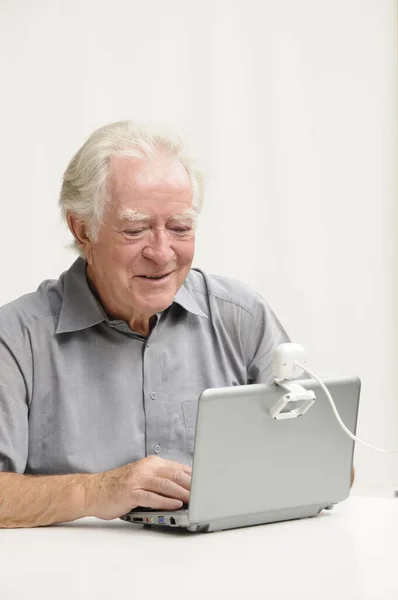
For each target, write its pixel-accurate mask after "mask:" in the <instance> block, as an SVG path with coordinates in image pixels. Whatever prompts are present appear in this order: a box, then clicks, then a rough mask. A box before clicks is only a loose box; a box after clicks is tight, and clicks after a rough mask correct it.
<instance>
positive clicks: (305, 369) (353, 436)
mask: <svg viewBox="0 0 398 600" xmlns="http://www.w3.org/2000/svg"><path fill="white" fill-rule="evenodd" d="M294 364H295V365H297V366H298V367H299V368H300V369H302V370H303V371H304V372H305V373H308V375H309V376H310V377H312V379H315V381H317V382H318V383H319V385H320V386H321V388H322V389H323V391H324V392H325V394H326V397H327V399H328V400H329V402H330V404H331V406H332V410H333V413H334V416H335V417H336V419H337V422H338V424H339V425H340V427H341V428H342V430H343V431H344V432H345V433H346V434H347V435H348V437H350V438H351V439H352V440H354V441H356V442H360V443H361V444H363V445H364V446H367V447H368V448H372V450H377V452H384V453H385V454H394V453H396V452H398V450H385V449H384V448H376V446H372V445H371V444H368V443H367V442H364V441H363V440H360V439H359V438H357V437H356V436H355V435H354V434H353V433H351V431H350V430H349V429H347V427H346V426H345V425H344V423H343V421H342V420H341V418H340V415H339V413H338V412H337V408H336V405H335V403H334V402H333V398H332V396H331V395H330V392H329V390H328V389H327V387H326V385H325V384H324V383H323V382H322V381H321V380H320V379H318V377H317V376H316V375H314V373H312V372H311V371H310V370H309V369H307V367H305V366H304V365H301V364H300V363H299V362H297V361H295V363H294Z"/></svg>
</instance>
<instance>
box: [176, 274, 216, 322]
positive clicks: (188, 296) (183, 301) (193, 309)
mask: <svg viewBox="0 0 398 600" xmlns="http://www.w3.org/2000/svg"><path fill="white" fill-rule="evenodd" d="M174 302H175V303H176V304H179V305H180V306H182V308H184V309H185V310H187V311H188V312H190V313H192V314H193V315H196V316H198V317H205V319H207V318H208V317H207V315H205V313H204V312H203V310H202V309H201V308H200V306H199V304H198V303H197V301H196V298H195V297H194V295H193V294H192V291H191V290H190V289H189V286H188V283H187V280H185V281H184V284H183V285H182V286H181V287H180V289H179V290H178V292H177V293H176V295H175V296H174Z"/></svg>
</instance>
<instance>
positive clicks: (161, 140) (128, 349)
mask: <svg viewBox="0 0 398 600" xmlns="http://www.w3.org/2000/svg"><path fill="white" fill-rule="evenodd" d="M202 195H203V185H202V176H201V172H200V171H199V169H198V168H197V167H196V166H195V163H194V162H193V160H192V159H191V158H190V156H189V155H188V154H187V151H186V149H185V147H184V144H183V142H182V141H181V139H180V138H179V137H174V136H172V135H170V134H165V133H163V132H160V131H157V130H156V129H153V128H150V127H139V126H137V125H135V124H133V123H132V122H121V123H114V124H112V125H109V126H106V127H103V128H101V129H99V130H98V131H96V132H95V133H94V134H93V135H92V136H91V137H90V138H89V139H88V141H87V142H86V143H85V144H84V146H83V147H82V148H81V149H80V150H79V151H78V152H77V154H76V155H75V156H74V158H73V159H72V161H71V162H70V164H69V166H68V168H67V170H66V172H65V175H64V181H63V186H62V191H61V196H60V205H61V209H62V212H63V215H64V216H65V218H66V220H67V223H68V226H69V229H70V231H71V232H72V234H73V236H74V244H75V246H76V248H77V250H78V252H79V254H80V256H79V258H78V259H77V260H76V262H75V263H74V264H73V265H72V266H71V267H70V269H69V270H68V271H66V272H65V273H63V274H62V275H61V276H60V278H59V280H58V281H44V282H43V283H42V284H41V285H40V286H39V288H38V290H37V291H36V292H34V293H32V294H28V295H26V296H23V297H21V298H18V299H17V300H15V301H13V302H11V303H10V304H8V305H6V306H3V307H2V308H1V309H0V527H31V526H38V525H48V524H51V523H56V522H60V521H70V520H74V519H77V518H79V517H83V516H88V515H93V516H96V517H98V518H101V519H112V518H116V517H119V516H120V515H123V514H125V513H126V512H128V511H129V510H130V509H131V508H133V507H135V506H139V505H141V506H148V507H152V508H162V509H177V508H179V507H180V506H181V505H182V504H183V503H186V502H188V499H189V489H190V473H191V468H190V463H191V457H192V452H193V442H194V429H195V419H196V407H197V399H198V396H199V394H200V393H201V392H202V391H203V390H204V389H205V388H208V387H218V386H232V385H241V384H247V383H251V382H260V381H266V380H267V379H269V377H270V375H271V372H270V362H271V357H272V352H273V349H274V348H275V346H276V345H277V344H279V343H281V342H285V341H287V336H286V334H285V332H284V330H283V328H282V327H281V325H280V324H279V322H278V320H277V319H276V317H275V315H274V314H273V312H272V311H271V309H270V308H269V306H268V305H267V304H266V302H265V301H264V300H262V299H261V298H260V296H258V294H256V293H255V292H253V291H252V290H251V289H249V288H248V287H247V286H246V285H243V284H242V283H239V282H237V281H232V280H229V279H226V278H223V277H219V276H210V275H208V274H206V273H203V272H202V271H200V270H195V269H191V264H192V260H193V256H194V243H195V220H196V215H197V213H199V211H200V208H201V204H202ZM227 418H228V417H227V415H226V419H227Z"/></svg>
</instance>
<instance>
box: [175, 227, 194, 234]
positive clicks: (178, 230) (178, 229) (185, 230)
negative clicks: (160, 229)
mask: <svg viewBox="0 0 398 600" xmlns="http://www.w3.org/2000/svg"><path fill="white" fill-rule="evenodd" d="M171 230H172V231H174V232H175V233H179V234H184V233H189V232H190V231H191V228H190V227H172V229H171Z"/></svg>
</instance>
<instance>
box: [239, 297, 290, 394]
mask: <svg viewBox="0 0 398 600" xmlns="http://www.w3.org/2000/svg"><path fill="white" fill-rule="evenodd" d="M248 329H249V331H248V332H247V335H248V337H247V345H246V357H247V375H248V383H268V382H270V381H272V356H273V353H274V350H275V348H276V347H277V346H278V345H279V344H283V343H286V342H290V339H289V336H288V335H287V333H286V331H285V330H284V328H283V327H282V325H281V324H280V322H279V320H278V318H277V317H276V315H275V313H274V312H273V310H272V309H271V307H270V306H269V304H268V303H267V302H266V301H265V300H264V299H263V298H261V296H259V295H257V297H256V300H255V303H254V307H253V311H252V315H251V320H250V323H249V328H248Z"/></svg>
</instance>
